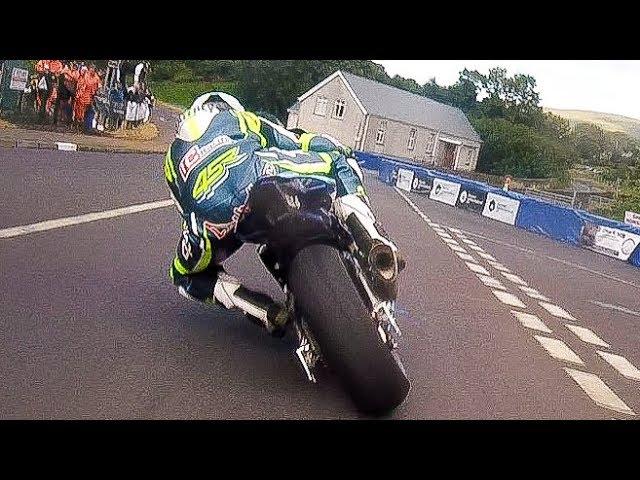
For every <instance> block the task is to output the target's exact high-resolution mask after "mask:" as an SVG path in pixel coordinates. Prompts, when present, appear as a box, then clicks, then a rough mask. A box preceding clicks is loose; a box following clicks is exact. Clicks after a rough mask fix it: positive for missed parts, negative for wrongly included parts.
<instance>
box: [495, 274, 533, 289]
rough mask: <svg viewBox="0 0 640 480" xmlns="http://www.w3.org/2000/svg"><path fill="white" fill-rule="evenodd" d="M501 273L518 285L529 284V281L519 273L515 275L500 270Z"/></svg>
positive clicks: (524, 285)
mask: <svg viewBox="0 0 640 480" xmlns="http://www.w3.org/2000/svg"><path fill="white" fill-rule="evenodd" d="M500 273H501V274H502V275H503V276H504V278H506V279H507V280H510V281H511V282H513V283H515V284H516V285H522V286H523V287H526V286H527V282H525V281H524V280H523V279H522V278H520V277H519V276H518V275H515V274H513V273H508V272H500Z"/></svg>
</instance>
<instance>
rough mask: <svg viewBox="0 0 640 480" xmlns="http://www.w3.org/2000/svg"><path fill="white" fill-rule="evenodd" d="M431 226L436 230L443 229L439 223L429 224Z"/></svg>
mask: <svg viewBox="0 0 640 480" xmlns="http://www.w3.org/2000/svg"><path fill="white" fill-rule="evenodd" d="M429 226H431V227H433V228H434V229H435V228H442V227H441V226H440V225H439V224H437V223H430V224H429Z"/></svg>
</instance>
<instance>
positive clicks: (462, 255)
mask: <svg viewBox="0 0 640 480" xmlns="http://www.w3.org/2000/svg"><path fill="white" fill-rule="evenodd" d="M454 253H455V254H456V255H458V256H459V257H460V258H461V259H462V260H465V261H467V262H475V261H476V259H475V258H473V257H472V256H471V255H469V254H468V253H462V252H454Z"/></svg>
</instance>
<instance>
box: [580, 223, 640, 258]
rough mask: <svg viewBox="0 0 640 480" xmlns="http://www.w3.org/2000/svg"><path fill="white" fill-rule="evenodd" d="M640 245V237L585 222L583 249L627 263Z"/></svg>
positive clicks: (581, 237)
mask: <svg viewBox="0 0 640 480" xmlns="http://www.w3.org/2000/svg"><path fill="white" fill-rule="evenodd" d="M639 243H640V235H637V234H635V233H630V232H625V231H624V230H619V229H617V228H610V227H604V226H602V225H597V224H595V223H591V222H585V225H584V227H582V232H581V233H580V244H581V245H582V246H583V247H585V248H588V249H589V250H593V251H594V252H598V253H602V254H604V255H608V256H610V257H614V258H619V259H620V260H625V261H626V260H628V259H629V257H630V256H631V254H632V253H633V251H634V250H635V249H636V247H637V246H638V244H639Z"/></svg>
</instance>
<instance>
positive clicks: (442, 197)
mask: <svg viewBox="0 0 640 480" xmlns="http://www.w3.org/2000/svg"><path fill="white" fill-rule="evenodd" d="M458 193H460V184H459V183H454V182H448V181H447V180H442V179H440V178H434V179H433V188H431V192H429V198H430V199H432V200H437V201H439V202H442V203H446V204H447V205H451V206H452V207H455V205H456V201H457V200H458Z"/></svg>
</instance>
